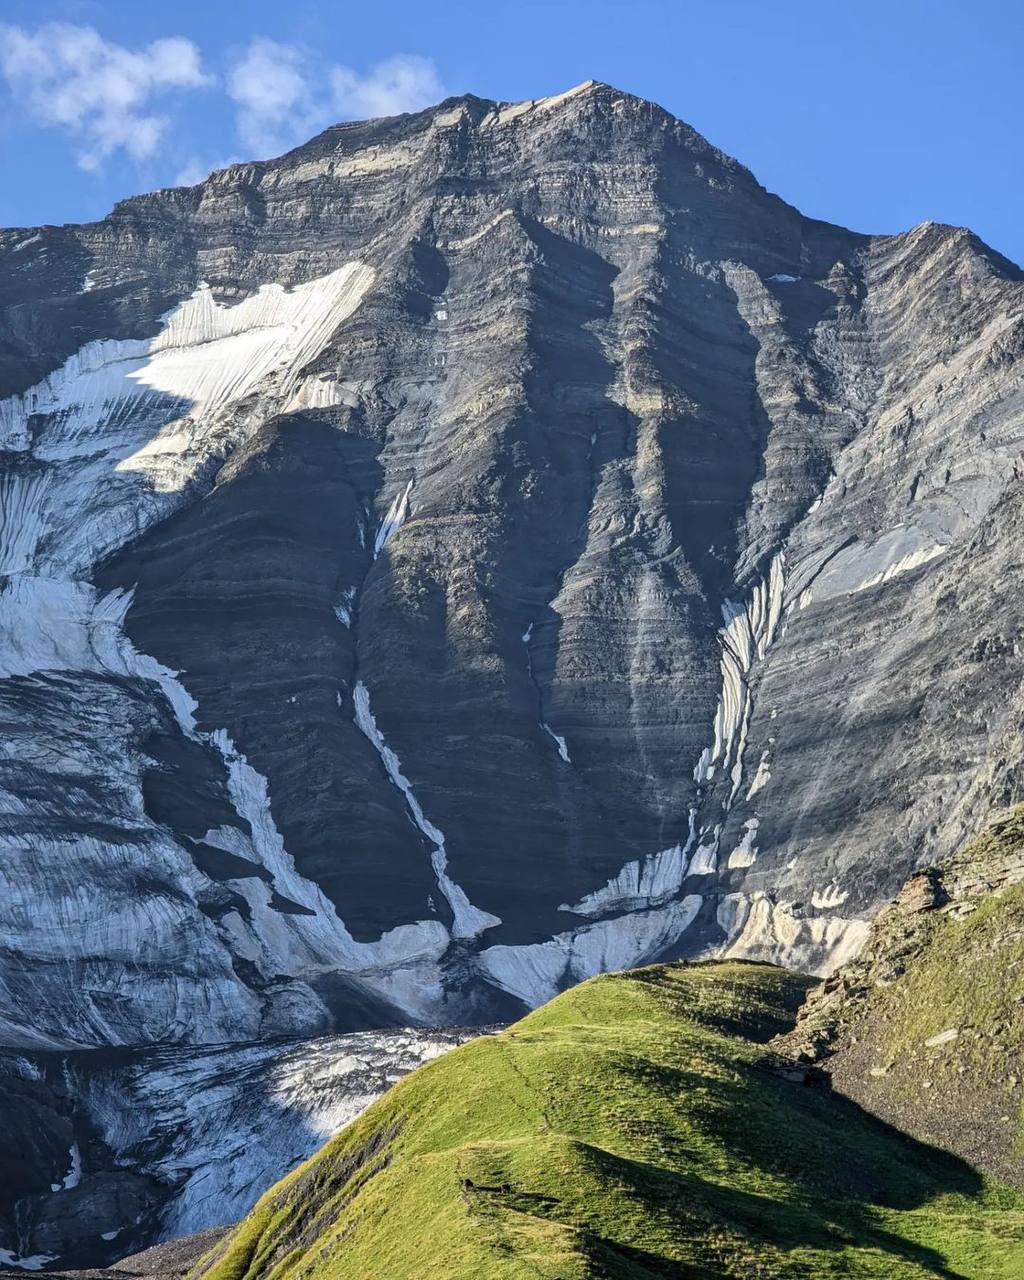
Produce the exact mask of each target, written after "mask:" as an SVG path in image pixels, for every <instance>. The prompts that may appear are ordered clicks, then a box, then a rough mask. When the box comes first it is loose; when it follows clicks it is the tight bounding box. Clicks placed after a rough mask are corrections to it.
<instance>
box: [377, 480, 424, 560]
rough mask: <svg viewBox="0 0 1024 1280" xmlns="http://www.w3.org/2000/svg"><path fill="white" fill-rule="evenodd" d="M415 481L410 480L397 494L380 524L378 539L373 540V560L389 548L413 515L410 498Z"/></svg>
mask: <svg viewBox="0 0 1024 1280" xmlns="http://www.w3.org/2000/svg"><path fill="white" fill-rule="evenodd" d="M413 483H414V482H413V481H412V480H410V481H409V482H408V484H407V485H406V486H405V488H404V489H403V490H402V492H401V493H397V494H395V497H394V499H393V500H392V503H391V506H390V507H388V509H387V512H386V514H385V516H384V519H383V520H382V521H381V522H380V527H379V528H378V530H377V534H376V537H375V538H374V540H373V558H374V560H376V559H377V557H378V556H379V555H380V553H381V552H382V551H383V550H384V548H385V547H386V546H387V544H388V542H389V541H390V540H391V539H392V538H393V537H394V536H395V534H396V533H397V532H398V530H399V529H401V527H402V525H403V524H405V522H406V520H407V519H408V518H409V516H410V515H411V514H412V507H411V505H410V498H411V497H412V489H413Z"/></svg>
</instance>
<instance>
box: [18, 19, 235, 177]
mask: <svg viewBox="0 0 1024 1280" xmlns="http://www.w3.org/2000/svg"><path fill="white" fill-rule="evenodd" d="M0 75H2V76H3V78H4V79H5V80H6V81H7V84H8V86H9V87H10V89H11V92H12V93H13V94H14V95H16V97H17V99H18V102H19V104H20V105H21V106H22V107H23V109H24V110H25V112H26V113H27V114H28V116H29V117H31V118H32V119H33V120H35V121H36V122H37V123H38V124H42V125H47V126H51V127H55V128H60V129H63V130H65V131H67V132H68V133H69V134H71V135H72V136H73V137H74V139H75V142H76V153H77V159H78V163H79V164H80V165H81V167H82V168H83V169H97V168H98V167H99V166H100V165H101V164H102V163H103V161H104V160H106V159H107V158H108V157H109V156H111V155H113V154H114V153H115V152H116V151H124V152H126V153H127V154H128V155H130V156H131V157H132V158H133V159H135V160H145V159H147V158H148V157H149V156H151V155H153V153H154V152H155V151H156V149H157V147H158V145H159V143H160V140H161V137H162V135H163V133H164V130H165V128H166V125H167V120H166V118H165V117H164V116H162V115H158V114H155V113H154V112H153V111H152V110H151V103H152V100H153V99H154V98H156V97H158V96H159V95H160V94H162V93H165V92H167V91H168V90H172V89H197V88H200V87H202V86H203V85H206V84H209V83H210V80H209V77H208V76H206V75H205V73H204V72H203V70H202V66H201V59H200V56H199V50H198V49H197V48H196V46H195V45H194V44H193V43H192V42H191V41H190V40H185V39H182V38H180V37H170V38H168V39H164V40H154V41H153V43H152V44H149V45H147V46H146V47H145V48H144V49H141V50H139V51H133V50H131V49H127V48H125V47H124V46H123V45H119V44H114V43H113V42H111V41H109V40H105V39H104V38H103V37H102V36H101V35H100V34H99V32H98V31H96V30H95V29H94V28H93V27H83V26H72V25H70V24H67V23H59V22H51V23H47V24H46V25H45V26H42V27H40V28H39V29H38V30H37V31H35V32H34V33H29V32H28V31H26V30H25V29H24V28H22V27H14V26H0Z"/></svg>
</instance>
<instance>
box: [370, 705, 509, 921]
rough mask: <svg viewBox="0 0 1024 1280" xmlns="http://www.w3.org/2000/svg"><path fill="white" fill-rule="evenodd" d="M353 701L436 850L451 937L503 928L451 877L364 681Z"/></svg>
mask: <svg viewBox="0 0 1024 1280" xmlns="http://www.w3.org/2000/svg"><path fill="white" fill-rule="evenodd" d="M352 700H353V703H354V704H355V721H356V724H357V725H358V727H359V728H360V729H361V730H362V732H363V733H364V734H365V735H366V737H367V738H369V740H370V742H371V743H372V744H373V746H374V748H375V749H376V751H377V754H378V755H379V756H380V758H381V760H382V761H383V764H384V770H385V772H386V773H387V775H388V778H389V779H390V780H391V782H392V784H393V785H394V786H395V787H397V788H398V790H399V791H401V793H402V795H403V796H404V797H405V803H406V806H407V808H408V810H409V814H410V816H411V818H412V820H413V822H414V823H415V824H416V826H417V827H418V828H419V829H420V831H421V832H422V833H423V835H425V836H426V838H427V840H429V841H430V843H431V844H432V845H433V846H434V851H433V853H432V854H431V859H430V860H431V864H432V866H433V868H434V874H435V875H436V876H437V885H438V888H439V889H440V890H441V892H442V893H443V894H444V896H445V898H446V899H447V901H448V905H449V906H450V907H451V909H452V916H453V924H452V936H453V937H455V938H475V937H476V936H477V935H478V934H480V933H483V931H484V930H485V929H490V928H492V927H493V926H494V925H497V924H501V920H500V919H499V918H498V917H497V916H492V915H490V914H489V913H488V912H486V911H481V910H480V909H479V908H478V907H474V906H473V904H472V903H471V902H470V901H469V898H468V897H467V896H466V893H465V890H464V889H462V888H461V887H460V886H459V885H457V884H456V883H455V881H454V880H452V879H451V877H450V876H449V875H448V870H447V868H448V855H447V853H446V852H445V847H444V833H443V832H442V831H441V830H440V828H438V827H435V826H434V824H433V823H432V822H431V821H430V819H429V818H428V817H427V816H426V814H424V812H423V809H422V807H421V805H420V802H419V800H417V798H416V795H415V793H414V791H413V789H412V784H411V783H410V782H409V779H408V778H407V777H406V776H405V774H404V773H402V766H401V764H400V762H399V759H398V756H397V755H395V753H394V751H392V750H391V748H390V747H389V746H388V744H387V742H386V741H385V740H384V735H383V733H381V731H380V729H379V728H378V727H377V721H376V719H375V718H374V715H373V712H372V711H371V710H370V691H369V690H368V689H367V687H366V685H365V684H363V682H362V681H361V680H360V681H358V682H357V684H356V687H355V689H354V690H353V693H352Z"/></svg>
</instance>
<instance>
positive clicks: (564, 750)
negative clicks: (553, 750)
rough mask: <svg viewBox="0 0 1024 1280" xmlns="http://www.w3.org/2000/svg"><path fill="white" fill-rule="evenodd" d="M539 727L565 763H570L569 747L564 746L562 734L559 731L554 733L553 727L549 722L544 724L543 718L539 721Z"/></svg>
mask: <svg viewBox="0 0 1024 1280" xmlns="http://www.w3.org/2000/svg"><path fill="white" fill-rule="evenodd" d="M540 727H541V728H542V729H543V730H544V732H545V733H546V734H547V735H548V737H549V738H550V739H551V741H552V742H553V743H554V744H555V746H556V747H557V748H558V754H559V755H560V756H561V757H562V759H563V760H564V761H565V763H566V764H572V761H571V760H570V759H569V748H568V747H567V746H566V742H565V739H564V738H563V737H562V735H561V734H560V733H555V731H554V729H552V727H551V726H550V725H549V724H545V723H544V721H543V720H542V721H541V722H540Z"/></svg>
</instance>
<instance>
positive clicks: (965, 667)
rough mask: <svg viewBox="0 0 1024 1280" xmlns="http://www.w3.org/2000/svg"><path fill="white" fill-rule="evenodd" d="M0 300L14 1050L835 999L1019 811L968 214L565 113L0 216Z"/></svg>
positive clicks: (989, 271) (1014, 379) (669, 126)
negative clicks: (680, 1004) (714, 956)
mask: <svg viewBox="0 0 1024 1280" xmlns="http://www.w3.org/2000/svg"><path fill="white" fill-rule="evenodd" d="M0 307H2V311H0V381H2V387H0V390H2V391H3V393H4V394H5V395H7V397H8V398H7V399H5V400H4V401H3V402H2V403H0V429H2V439H3V442H2V447H3V449H4V450H5V452H4V453H3V471H2V475H0V520H2V560H0V572H2V573H3V574H4V575H5V576H4V583H5V586H4V590H3V593H2V594H0V664H2V670H3V675H4V677H5V680H4V682H3V684H2V686H0V696H2V698H3V702H4V708H5V709H4V720H5V725H9V726H10V729H9V732H8V733H7V734H6V735H5V745H4V747H3V755H2V770H3V779H2V782H0V784H2V785H3V787H4V790H5V797H6V802H5V809H4V816H3V819H2V822H3V826H2V829H0V837H2V839H3V842H4V858H3V861H2V864H0V877H3V884H2V894H0V919H2V928H3V936H4V940H5V943H6V945H7V948H8V956H7V958H6V960H5V962H4V964H3V967H2V970H0V1026H2V1028H3V1038H4V1040H5V1041H6V1042H7V1043H8V1044H12V1045H16V1046H21V1047H27V1048H31V1047H37V1048H50V1049H59V1048H66V1047H87V1046H96V1045H107V1044H134V1043H140V1042H152V1041H175V1040H183V1041H192V1042H195V1041H211V1042H216V1041H224V1040H237V1039H249V1038H254V1037H262V1036H267V1035H279V1034H310V1033H314V1032H319V1031H323V1030H326V1029H329V1028H331V1027H336V1028H337V1027H341V1028H355V1027H359V1026H368V1025H379V1024H381V1023H383V1022H393V1023H397V1022H399V1021H401V1020H409V1019H413V1020H426V1021H430V1020H439V1019H450V1020H454V1019H461V1020H472V1019H482V1018H490V1017H504V1016H507V1014H508V1013H509V1012H510V1011H511V1010H513V1009H520V1008H522V1006H523V1005H524V1004H527V1005H530V1004H535V1003H537V1002H539V1001H541V1000H543V999H546V998H547V997H549V996H550V995H552V994H553V993H554V992H555V991H557V990H558V989H560V988H561V987H563V986H565V985H567V984H568V983H570V982H572V981H575V980H577V979H579V978H581V977H584V976H586V975H588V974H590V973H594V972H597V971H599V970H601V969H606V968H615V967H621V966H624V965H630V964H635V963H638V962H641V961H643V960H645V959H650V958H653V957H655V956H658V955H675V954H695V953H698V952H701V951H704V950H707V949H711V950H715V951H725V952H727V953H732V954H736V955H740V956H754V957H761V958H771V959H780V960H785V961H786V962H788V963H791V964H794V965H797V966H801V967H806V968H816V969H827V968H829V967H830V966H831V965H833V964H835V963H836V962H837V961H838V960H840V959H841V958H843V957H844V956H845V955H848V954H849V953H850V952H851V951H853V950H855V948H856V947H857V946H858V945H859V943H860V941H861V940H862V938H863V936H864V933H865V931H866V928H867V921H868V920H869V918H870V917H871V916H872V914H873V913H874V912H875V911H876V910H877V908H878V907H879V906H880V905H881V904H882V903H883V902H884V901H886V900H887V899H888V898H889V897H891V896H892V895H893V893H894V892H895V891H896V889H897V888H898V886H899V884H900V883H902V881H903V879H904V878H905V877H906V874H907V873H908V871H909V870H910V869H911V867H912V866H913V864H914V863H915V861H917V860H918V859H921V858H929V857H932V856H934V855H936V854H941V853H942V852H943V851H945V850H947V849H948V848H951V847H953V845H954V844H955V842H956V841H958V840H959V839H960V837H961V836H962V834H963V833H964V832H965V831H969V830H971V829H973V827H975V826H976V825H977V824H978V822H979V819H980V816H981V815H982V814H983V813H984V811H985V810H986V808H987V807H988V806H990V805H991V804H992V803H993V802H995V801H1006V800H1010V799H1014V798H1017V797H1019V795H1020V792H1021V779H1022V769H1024V761H1022V759H1021V756H1020V749H1019V747H1018V746H1016V745H1015V741H1014V737H1013V730H1014V726H1015V725H1016V723H1017V716H1016V702H1017V700H1018V699H1019V697H1020V696H1021V695H1020V693H1019V692H1018V691H1019V689H1020V670H1019V668H1020V663H1021V658H1020V653H1019V636H1020V630H1021V622H1020V617H1019V613H1020V610H1019V606H1018V604H1017V600H1016V595H1015V593H1014V592H1013V591H1012V589H1008V588H1009V587H1010V584H1012V582H1013V581H1014V579H1015V571H1016V570H1017V568H1018V563H1017V561H1018V548H1019V545H1020V538H1019V529H1020V515H1019V511H1018V507H1019V504H1020V502H1021V497H1020V485H1019V476H1018V471H1019V466H1020V451H1021V436H1022V434H1024V429H1022V413H1021V409H1022V399H1021V397H1022V392H1021V386H1022V372H1021V371H1022V368H1024V365H1022V363H1021V358H1020V357H1021V354H1022V351H1024V336H1022V335H1024V328H1022V314H1024V287H1022V284H1021V279H1020V273H1019V272H1018V271H1017V269H1016V268H1014V267H1013V266H1012V264H1009V263H1007V262H1005V261H1004V260H1001V259H999V258H998V256H997V255H995V254H993V253H991V251H988V250H986V249H985V247H984V246H983V245H981V244H979V242H977V241H976V240H975V239H974V238H972V237H971V236H970V235H969V234H968V233H966V232H962V231H958V230H955V229H952V228H945V227H938V226H935V225H933V224H925V225H924V226H922V227H919V228H917V229H915V230H914V231H912V232H909V233H907V234H905V235H901V236H893V237H874V238H869V237H865V236H859V235H855V234H853V233H850V232H847V231H844V230H842V229H840V228H834V227H829V226H826V225H824V224H821V223H818V222H813V221H810V220H808V219H805V218H803V217H802V216H801V215H800V214H799V213H798V212H797V211H796V210H794V209H792V208H790V207H789V206H787V205H785V204H784V203H783V202H782V201H781V200H779V199H778V198H776V197H774V196H771V195H769V194H768V193H766V192H765V191H764V190H763V188H761V187H760V186H759V185H758V184H757V182H756V181H755V180H754V179H753V177H752V176H751V175H750V174H749V173H748V172H747V171H746V170H744V169H743V168H742V167H741V166H739V165H738V164H736V163H735V162H734V161H732V160H730V159H729V158H728V157H725V156H723V155H722V154H721V153H719V152H718V151H716V150H715V149H714V148H713V147H711V146H710V145H709V144H708V143H706V142H705V141H704V140H703V139H701V138H700V137H699V136H698V135H696V134H695V133H694V132H693V131H692V130H690V129H689V128H688V127H687V126H685V125H683V124H681V123H680V122H678V121H676V120H674V119H673V118H672V117H671V116H669V115H668V114H667V113H665V112H663V111H661V110H660V109H659V108H657V107H655V106H653V105H651V104H649V103H645V102H642V101H639V100H637V99H634V98H631V97H629V96H627V95H624V94H621V93H619V92H617V91H616V90H614V89H611V88H609V87H607V86H603V85H598V84H593V83H590V84H587V85H583V86H580V87H579V88H578V89H576V90H574V91H572V92H571V93H569V94H565V95H562V96H561V97H560V98H554V99H546V100H542V101H537V102H532V103H522V104H516V105H508V104H495V103H489V102H484V101H481V100H479V99H475V98H463V99H454V100H451V101H449V102H446V103H443V104H441V106H439V107H438V108H436V109H433V110H431V111H427V112H424V113H421V114H419V115H415V116H403V117H399V118H397V119H394V120H386V121H371V122H367V123H363V124H357V125H346V126H339V127H337V128H334V129H331V130H328V131H327V132H326V133H325V134H323V135H321V136H320V137H318V138H316V139H314V140H313V141H312V142H310V143H308V144H307V145H306V146H304V147H301V148H299V149H298V150H297V151H294V152H292V153H290V154H289V155H287V156H285V157H283V158H282V159H280V160H277V161H273V162H268V163H264V164H253V165H241V166H235V167H233V168H231V169H227V170H224V171H222V172H220V173H217V174H214V175H212V176H211V177H210V178H209V179H208V180H207V181H206V182H204V183H202V184H200V185H199V186H197V187H193V188H189V189H177V190H173V191H163V192H157V193H155V194H153V195H149V196H144V197H140V198H138V199H134V200H130V201H126V202H124V203H123V204H121V205H119V206H118V207H117V208H116V209H115V211H114V212H113V213H112V214H111V215H110V217H109V218H107V219H105V220H104V221H102V222H100V223H96V224H92V225H89V226H83V227H70V228H63V229H61V230H59V231H58V230H55V229H51V228H43V229H41V230H39V231H38V232H9V233H4V234H3V238H2V240H0ZM965 619H966V620H967V621H965ZM1008 690H1009V691H1010V692H1009V693H1008V692H1007V691H1008Z"/></svg>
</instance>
